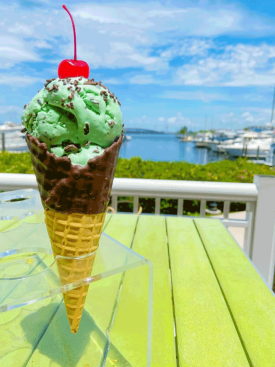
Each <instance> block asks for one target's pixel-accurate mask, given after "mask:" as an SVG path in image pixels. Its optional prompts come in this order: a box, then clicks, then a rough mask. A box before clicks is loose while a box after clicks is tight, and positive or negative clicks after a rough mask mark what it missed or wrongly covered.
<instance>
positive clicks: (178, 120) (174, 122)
mask: <svg viewBox="0 0 275 367" xmlns="http://www.w3.org/2000/svg"><path fill="white" fill-rule="evenodd" d="M167 121H168V124H169V126H172V127H173V128H175V127H182V126H184V125H186V126H190V125H191V124H192V121H191V119H189V118H187V117H184V116H182V113H181V112H178V113H177V115H176V116H171V117H169V118H168V119H167Z"/></svg>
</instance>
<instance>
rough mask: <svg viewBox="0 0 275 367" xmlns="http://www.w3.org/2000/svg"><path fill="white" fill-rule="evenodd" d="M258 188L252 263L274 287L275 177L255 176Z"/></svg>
mask: <svg viewBox="0 0 275 367" xmlns="http://www.w3.org/2000/svg"><path fill="white" fill-rule="evenodd" d="M254 183H255V185H256V186H257V188H258V200H257V205H256V213H255V225H254V236H253V246H252V251H251V254H252V257H251V259H252V261H253V263H254V264H255V266H256V267H257V269H258V270H259V272H260V273H261V275H262V276H263V278H264V279H265V280H266V282H267V283H268V285H269V286H270V288H272V286H273V280H274V266H275V238H274V235H275V230H274V226H275V176H264V175H257V176H254Z"/></svg>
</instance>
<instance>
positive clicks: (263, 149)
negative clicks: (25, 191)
mask: <svg viewBox="0 0 275 367" xmlns="http://www.w3.org/2000/svg"><path fill="white" fill-rule="evenodd" d="M271 144H272V138H265V139H252V140H250V141H247V140H245V139H244V141H243V142H238V143H236V142H235V143H233V144H228V145H224V147H223V149H224V151H225V153H227V154H228V155H229V156H231V157H249V158H263V159H264V158H265V157H266V155H267V153H268V152H269V150H270V146H271Z"/></svg>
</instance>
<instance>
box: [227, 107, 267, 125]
mask: <svg viewBox="0 0 275 367" xmlns="http://www.w3.org/2000/svg"><path fill="white" fill-rule="evenodd" d="M270 114H271V111H270V110H269V109H267V108H246V109H245V111H244V112H241V111H240V112H239V113H238V112H229V113H224V114H222V115H221V116H220V120H221V122H222V123H223V124H225V125H227V126H228V127H231V126H237V125H239V127H245V126H249V125H263V124H268V123H269V122H270Z"/></svg>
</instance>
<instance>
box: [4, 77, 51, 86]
mask: <svg viewBox="0 0 275 367" xmlns="http://www.w3.org/2000/svg"><path fill="white" fill-rule="evenodd" d="M38 82H40V83H44V82H45V80H44V79H42V78H35V77H31V76H20V75H8V74H0V85H1V84H2V85H9V86H10V85H11V86H13V87H24V86H26V85H31V84H35V83H38Z"/></svg>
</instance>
